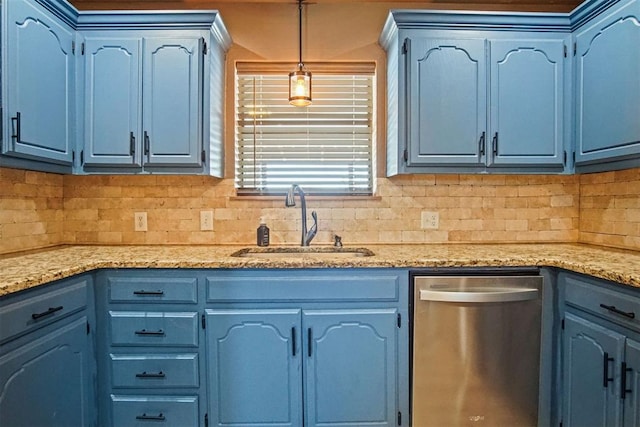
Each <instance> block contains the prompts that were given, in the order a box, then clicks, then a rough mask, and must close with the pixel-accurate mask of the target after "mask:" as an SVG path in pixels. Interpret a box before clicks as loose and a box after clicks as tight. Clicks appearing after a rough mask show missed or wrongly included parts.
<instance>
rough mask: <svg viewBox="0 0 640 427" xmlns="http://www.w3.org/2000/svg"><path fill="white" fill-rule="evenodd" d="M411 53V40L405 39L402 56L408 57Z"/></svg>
mask: <svg viewBox="0 0 640 427" xmlns="http://www.w3.org/2000/svg"><path fill="white" fill-rule="evenodd" d="M408 51H409V39H404V43H402V54H403V55H406V54H407V52H408Z"/></svg>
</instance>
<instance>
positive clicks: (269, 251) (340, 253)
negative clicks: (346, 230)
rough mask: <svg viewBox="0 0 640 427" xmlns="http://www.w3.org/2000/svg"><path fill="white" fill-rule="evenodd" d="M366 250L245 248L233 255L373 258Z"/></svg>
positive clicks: (244, 256)
mask: <svg viewBox="0 0 640 427" xmlns="http://www.w3.org/2000/svg"><path fill="white" fill-rule="evenodd" d="M373 255H374V253H373V252H371V251H370V250H369V249H366V248H336V247H302V246H301V247H287V248H259V247H256V248H244V249H240V250H239V251H236V252H234V253H232V254H231V256H232V257H240V258H351V257H367V256H373Z"/></svg>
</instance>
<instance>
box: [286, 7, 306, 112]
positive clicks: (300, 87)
mask: <svg viewBox="0 0 640 427" xmlns="http://www.w3.org/2000/svg"><path fill="white" fill-rule="evenodd" d="M303 1H304V0H298V47H299V51H298V52H299V56H298V69H297V70H295V71H292V72H291V73H289V104H291V105H293V106H296V107H306V106H307V105H310V104H311V73H310V72H309V71H307V70H306V69H305V68H304V63H303V62H302V2H303Z"/></svg>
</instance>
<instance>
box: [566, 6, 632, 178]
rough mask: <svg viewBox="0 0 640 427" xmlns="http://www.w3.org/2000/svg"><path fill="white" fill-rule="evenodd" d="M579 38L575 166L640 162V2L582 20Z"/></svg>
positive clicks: (610, 166)
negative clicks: (639, 101) (585, 20)
mask: <svg viewBox="0 0 640 427" xmlns="http://www.w3.org/2000/svg"><path fill="white" fill-rule="evenodd" d="M575 43H576V48H575V50H576V59H575V61H576V169H577V170H578V171H597V170H605V169H606V170H611V169H619V168H623V167H634V166H636V167H637V166H639V165H640V103H638V99H639V98H640V49H638V46H640V2H639V1H637V0H632V1H623V2H621V3H620V4H619V5H616V6H614V7H613V8H612V9H610V10H608V11H605V12H603V13H601V14H600V15H598V16H597V17H596V18H592V19H591V20H589V21H587V22H584V23H582V25H581V26H580V27H579V28H578V30H577V31H576V32H575Z"/></svg>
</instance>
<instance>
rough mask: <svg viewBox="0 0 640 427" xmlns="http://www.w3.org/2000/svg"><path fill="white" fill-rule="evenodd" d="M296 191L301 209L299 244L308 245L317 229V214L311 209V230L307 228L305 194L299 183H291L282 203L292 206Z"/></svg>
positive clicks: (294, 203)
mask: <svg viewBox="0 0 640 427" xmlns="http://www.w3.org/2000/svg"><path fill="white" fill-rule="evenodd" d="M296 193H298V196H299V197H300V209H301V211H302V212H301V214H302V230H301V235H302V237H301V238H300V246H309V243H311V240H313V238H314V237H315V235H316V233H317V231H318V216H317V214H316V212H315V211H313V212H312V213H311V215H312V216H313V221H314V223H313V226H312V227H311V230H307V201H306V200H305V197H304V196H305V194H304V191H303V190H302V188H300V186H299V185H297V184H293V185H292V186H291V187H289V191H287V196H286V198H285V201H284V205H285V206H286V207H292V206H295V205H296V200H295V195H296Z"/></svg>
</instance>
